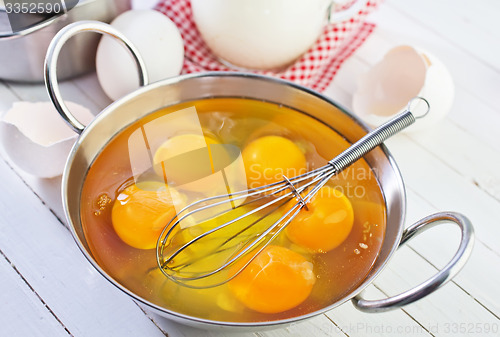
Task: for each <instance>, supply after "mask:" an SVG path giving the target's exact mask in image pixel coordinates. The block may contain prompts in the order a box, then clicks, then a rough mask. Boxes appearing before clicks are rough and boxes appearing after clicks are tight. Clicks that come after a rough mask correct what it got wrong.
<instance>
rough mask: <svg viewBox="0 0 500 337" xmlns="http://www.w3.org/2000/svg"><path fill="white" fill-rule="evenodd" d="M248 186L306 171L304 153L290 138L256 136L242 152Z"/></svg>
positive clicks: (275, 180) (265, 183)
mask: <svg viewBox="0 0 500 337" xmlns="http://www.w3.org/2000/svg"><path fill="white" fill-rule="evenodd" d="M242 156H243V162H244V165H245V170H246V174H247V182H248V186H249V187H250V188H255V187H259V186H264V185H267V184H271V183H275V182H278V181H281V180H283V175H285V176H287V177H289V178H290V177H295V176H297V175H299V174H303V173H305V172H306V169H307V166H306V165H307V163H306V157H305V156H304V153H303V152H302V151H301V150H300V148H299V147H298V146H297V145H296V144H295V143H294V142H292V141H291V140H289V139H287V138H284V137H280V136H265V137H261V138H257V139H256V140H254V141H252V142H251V143H250V144H248V145H247V146H246V147H245V148H244V149H243V152H242Z"/></svg>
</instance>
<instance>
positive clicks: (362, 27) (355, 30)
mask: <svg viewBox="0 0 500 337" xmlns="http://www.w3.org/2000/svg"><path fill="white" fill-rule="evenodd" d="M359 1H366V4H365V5H364V7H363V8H362V9H361V10H360V11H359V12H358V14H357V15H355V16H354V17H352V18H351V19H349V20H346V21H342V22H338V23H335V24H329V25H327V26H325V28H324V30H323V33H322V34H321V36H320V37H319V38H318V40H317V41H316V43H315V44H314V45H313V46H312V47H311V48H310V49H309V50H308V51H307V52H306V53H305V54H304V55H303V56H302V57H301V58H300V59H299V60H297V61H296V62H295V63H294V64H292V65H291V66H289V67H288V68H287V69H284V70H282V71H280V72H274V71H268V70H265V71H264V70H262V71H253V72H254V73H257V74H263V75H270V76H275V77H280V78H282V79H286V80H289V81H293V82H295V83H298V84H301V85H304V86H307V87H310V88H312V89H314V90H317V91H323V90H325V89H326V87H327V86H328V85H329V84H330V82H331V81H332V79H333V77H334V76H335V74H336V73H337V71H338V70H339V69H340V66H341V65H342V63H343V62H344V61H345V60H346V59H347V58H348V57H349V56H351V55H352V54H353V53H354V51H356V49H357V48H358V47H359V46H361V44H362V43H363V42H364V41H365V40H366V38H367V37H368V36H369V35H370V33H371V32H372V31H373V29H374V27H375V25H374V24H372V23H367V22H365V18H366V16H367V15H368V14H369V13H371V12H372V11H373V10H374V9H375V8H376V7H377V6H378V4H379V3H380V2H381V0H359ZM156 9H157V10H158V11H160V12H162V13H163V14H165V15H167V16H168V17H169V18H170V20H172V21H173V22H174V23H175V24H176V25H177V28H179V31H180V33H181V35H182V38H183V40H184V52H185V53H184V55H185V57H184V66H183V70H182V73H195V72H204V71H234V69H231V68H228V67H227V66H225V65H224V64H222V63H221V62H219V61H218V60H217V58H216V57H215V56H214V55H213V54H212V52H211V51H210V49H209V48H208V47H207V45H206V44H205V42H204V41H203V39H202V38H201V35H200V33H199V32H198V30H197V28H196V25H195V23H194V21H193V18H192V12H191V4H190V1H189V0H162V1H161V2H160V3H159V4H158V5H157V6H156Z"/></svg>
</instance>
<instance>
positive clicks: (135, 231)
mask: <svg viewBox="0 0 500 337" xmlns="http://www.w3.org/2000/svg"><path fill="white" fill-rule="evenodd" d="M160 185H161V186H162V187H163V189H160V188H159V186H160ZM139 186H140V187H141V188H140V187H138V186H137V185H135V184H134V185H131V186H129V187H127V188H126V189H124V190H123V191H122V192H121V193H120V194H119V195H118V197H117V198H116V200H115V202H114V204H113V209H112V212H111V220H112V223H113V228H114V229H115V232H116V234H118V236H119V237H120V239H122V240H123V241H124V242H125V243H126V244H128V245H130V246H132V247H135V248H139V249H153V248H155V247H156V242H157V240H158V237H159V236H160V233H161V231H162V230H163V228H164V227H165V226H166V225H167V224H168V222H169V221H170V220H171V219H172V218H173V217H174V216H175V214H176V211H175V207H174V206H173V205H174V203H173V201H172V198H171V194H170V191H167V190H166V189H165V184H162V183H151V182H150V183H142V185H139Z"/></svg>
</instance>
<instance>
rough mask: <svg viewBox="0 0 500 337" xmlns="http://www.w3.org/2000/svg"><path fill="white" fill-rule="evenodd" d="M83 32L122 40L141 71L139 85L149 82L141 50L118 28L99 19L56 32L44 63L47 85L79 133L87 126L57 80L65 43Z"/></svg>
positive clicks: (74, 24)
mask: <svg viewBox="0 0 500 337" xmlns="http://www.w3.org/2000/svg"><path fill="white" fill-rule="evenodd" d="M82 32H95V33H101V34H107V35H110V36H111V37H113V38H115V39H117V40H119V41H120V42H122V43H123V45H124V46H125V47H126V48H127V50H128V51H129V53H130V55H131V56H132V57H133V59H134V61H135V63H136V65H137V71H138V72H139V85H140V86H144V85H147V84H149V79H148V73H147V69H146V65H145V64H144V61H143V59H142V57H141V55H140V54H139V51H138V50H137V48H136V47H135V46H134V45H133V44H132V42H131V41H130V40H129V39H128V38H127V37H125V36H124V35H123V34H122V33H120V32H119V31H118V30H116V29H114V28H113V27H112V26H110V25H108V24H105V23H102V22H98V21H80V22H75V23H72V24H69V25H67V26H66V27H64V28H63V29H61V30H60V31H59V32H58V33H57V34H56V36H55V37H54V39H53V40H52V42H51V43H50V45H49V47H48V50H47V56H46V58H45V63H44V73H45V86H46V87H47V91H48V93H49V97H50V99H51V101H52V103H53V104H54V106H55V107H56V108H57V111H59V113H60V114H61V116H62V118H63V119H64V120H65V121H66V123H68V125H69V126H70V127H71V128H72V129H73V130H74V131H75V132H77V133H81V132H82V131H83V129H84V128H85V125H83V124H82V123H80V122H79V121H78V120H77V119H76V118H75V117H74V116H73V114H72V113H71V111H70V110H69V109H68V107H67V106H66V104H65V103H64V100H63V98H62V95H61V92H60V90H59V84H58V81H57V75H58V74H59V69H58V63H57V61H58V59H59V53H60V52H61V49H62V47H63V46H64V44H65V43H67V41H68V40H69V39H70V38H72V37H74V36H75V35H78V34H80V33H82Z"/></svg>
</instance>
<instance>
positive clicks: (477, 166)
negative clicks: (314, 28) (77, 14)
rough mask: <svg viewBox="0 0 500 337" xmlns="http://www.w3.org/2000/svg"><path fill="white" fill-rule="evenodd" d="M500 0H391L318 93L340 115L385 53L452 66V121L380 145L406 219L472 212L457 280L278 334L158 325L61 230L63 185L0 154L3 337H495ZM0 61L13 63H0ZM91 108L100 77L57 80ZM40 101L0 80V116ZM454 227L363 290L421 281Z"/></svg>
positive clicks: (97, 100)
mask: <svg viewBox="0 0 500 337" xmlns="http://www.w3.org/2000/svg"><path fill="white" fill-rule="evenodd" d="M499 15H500V1H498V0H478V1H465V0H439V1H436V0H420V1H410V0H390V1H386V2H385V3H384V4H383V5H382V6H381V8H380V9H379V10H378V11H377V12H376V13H374V14H373V15H372V16H371V17H370V20H371V21H373V22H376V23H377V25H378V26H377V29H376V31H375V32H374V33H373V34H372V35H371V37H370V38H369V39H368V40H367V41H366V43H365V44H364V45H363V46H362V47H361V48H360V49H359V50H358V51H357V52H356V53H355V55H353V57H351V58H350V59H349V60H348V61H347V62H346V63H345V64H344V66H343V67H342V69H341V71H340V72H339V74H338V75H337V77H336V78H335V80H334V82H333V83H332V85H331V86H330V87H329V88H328V90H327V91H326V94H327V95H328V96H330V97H332V98H333V99H335V100H337V101H338V102H340V103H341V104H343V105H344V106H346V107H348V108H349V107H351V96H352V93H353V92H354V90H355V87H356V79H357V77H358V75H359V74H362V73H364V72H365V71H366V70H367V69H368V68H369V67H370V66H371V65H373V64H374V63H376V62H377V61H378V60H380V59H381V57H382V55H383V54H384V53H385V52H386V51H387V50H389V49H390V48H391V47H392V46H395V45H398V44H411V45H415V46H420V47H422V48H424V49H426V50H428V51H430V52H431V53H433V54H434V55H436V56H437V57H438V58H440V59H441V60H442V61H443V62H444V63H445V64H446V65H447V66H448V68H449V70H450V71H451V73H452V75H453V78H454V81H455V85H456V97H455V101H454V104H453V108H452V110H451V112H450V114H449V115H448V117H447V118H446V119H445V120H444V121H443V122H442V123H441V124H439V125H438V126H437V127H436V128H434V129H431V130H428V131H426V132H424V133H419V134H413V135H406V134H402V135H398V136H396V137H394V138H392V139H391V140H390V141H388V142H387V145H388V147H389V149H390V151H391V152H392V153H393V155H394V156H395V158H396V160H397V162H398V164H399V166H400V168H401V171H402V174H403V177H404V179H405V182H406V187H407V194H408V216H407V218H408V225H409V224H410V223H411V222H413V221H415V220H417V219H419V218H421V217H423V216H425V215H428V214H430V213H433V212H436V211H439V210H455V211H459V212H462V213H464V214H465V215H467V216H468V217H469V218H470V219H471V220H472V222H473V224H474V226H475V230H476V234H477V238H476V243H475V247H474V251H473V253H472V257H471V258H470V260H469V262H468V264H467V265H466V267H465V268H464V269H463V270H462V272H461V273H460V274H459V276H458V277H456V278H455V279H454V280H453V281H452V282H450V283H448V284H447V285H446V286H445V287H443V288H442V289H440V290H438V291H437V292H435V293H434V294H432V295H430V296H428V297H427V298H425V299H423V300H421V301H419V302H417V303H414V304H411V305H408V306H407V307H405V308H404V309H401V310H395V311H391V312H387V313H380V314H366V313H361V312H359V311H357V310H356V309H354V307H353V306H352V305H351V303H346V304H344V305H342V306H340V307H338V308H336V309H334V310H332V311H330V312H327V313H326V314H325V315H321V316H318V317H316V318H314V319H311V320H309V321H306V322H303V323H300V324H296V325H293V326H291V327H289V328H286V329H281V330H274V331H268V332H255V333H242V334H234V333H232V332H231V333H219V332H213V331H212V332H209V331H202V330H196V329H193V328H187V327H184V326H180V325H178V324H176V323H172V322H170V321H168V320H166V319H163V318H161V317H158V316H156V315H154V314H152V313H150V312H148V311H147V310H146V309H144V308H142V307H141V306H140V305H138V304H136V303H135V302H133V301H132V300H131V299H129V298H128V297H127V296H126V295H124V294H123V293H121V292H120V291H119V290H117V289H116V288H115V287H114V286H112V285H111V284H110V283H109V282H107V281H106V280H105V279H104V278H103V277H101V276H100V275H99V274H98V273H97V272H96V271H95V270H94V269H93V268H92V267H91V266H90V264H89V263H88V262H87V261H86V260H85V258H84V257H83V255H82V254H81V253H80V251H79V250H78V248H77V246H76V244H75V243H74V241H73V238H72V237H71V234H70V232H69V230H68V228H67V225H66V220H65V216H64V214H63V211H62V206H61V198H60V195H59V194H60V192H59V191H60V178H54V179H49V180H47V179H37V178H34V177H31V176H29V175H27V174H25V173H23V172H22V170H20V169H19V168H17V167H15V165H13V164H12V163H10V161H9V159H8V158H7V157H6V156H5V155H4V154H2V157H1V158H0V336H9V337H10V336H66V335H73V336H172V337H175V336H236V335H238V336H245V337H246V336H266V337H278V336H279V337H296V336H344V335H345V336H401V335H405V336H462V335H464V336H465V335H474V336H500V332H499V331H500V319H499V317H500V286H499V284H500V215H499V214H500V136H499V134H500V108H499V107H498V104H499V103H498V100H499V96H500V43H499V41H500V21H499V20H498V17H499ZM0 66H2V67H4V66H8V65H0ZM62 90H63V95H64V97H66V98H67V99H68V100H72V101H76V102H79V103H81V104H83V105H85V106H87V107H89V108H90V109H91V110H92V111H93V112H94V113H97V112H99V111H100V110H101V109H102V108H103V107H105V106H106V105H107V104H109V101H108V99H107V98H106V97H105V96H104V95H103V94H102V92H100V89H98V85H97V80H96V77H95V75H89V76H86V77H83V78H79V79H75V80H73V81H68V82H65V83H63V84H62ZM19 100H23V101H46V100H48V97H47V94H46V92H45V89H44V87H43V86H41V85H23V84H14V83H6V82H1V81H0V111H6V110H7V109H9V108H10V107H11V105H12V103H13V102H15V101H19ZM458 242H459V233H458V230H457V229H456V228H455V227H453V226H451V225H450V226H441V227H439V228H436V229H433V230H431V231H428V232H426V233H425V234H423V235H422V236H421V237H419V238H417V239H415V240H413V241H412V242H411V243H410V244H409V245H408V246H406V247H404V248H402V249H400V250H399V251H398V252H397V254H395V257H394V258H393V259H392V260H391V263H390V265H389V267H388V268H387V269H386V270H385V271H384V272H383V274H382V275H381V276H380V277H378V278H377V280H376V281H375V282H374V284H373V286H370V287H369V288H368V290H367V293H366V295H367V296H369V297H371V298H381V297H384V296H387V295H391V294H396V293H398V292H401V291H403V290H406V289H408V288H409V287H411V286H413V285H416V284H418V283H419V282H421V281H423V280H424V279H426V278H427V277H429V276H431V275H432V274H433V273H435V272H436V270H437V269H438V268H440V267H442V266H443V265H444V264H446V262H447V261H448V260H449V259H450V257H451V256H452V254H453V253H454V252H455V250H456V247H457V245H458Z"/></svg>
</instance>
